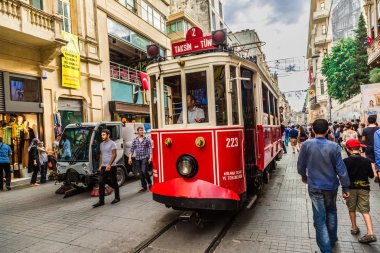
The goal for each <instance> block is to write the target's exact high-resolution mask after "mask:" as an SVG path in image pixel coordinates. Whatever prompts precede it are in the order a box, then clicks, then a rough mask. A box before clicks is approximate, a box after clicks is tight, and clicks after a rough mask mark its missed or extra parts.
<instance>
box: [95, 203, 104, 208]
mask: <svg viewBox="0 0 380 253" xmlns="http://www.w3.org/2000/svg"><path fill="white" fill-rule="evenodd" d="M99 206H104V202H98V203H96V204H93V205H92V207H93V208H97V207H99Z"/></svg>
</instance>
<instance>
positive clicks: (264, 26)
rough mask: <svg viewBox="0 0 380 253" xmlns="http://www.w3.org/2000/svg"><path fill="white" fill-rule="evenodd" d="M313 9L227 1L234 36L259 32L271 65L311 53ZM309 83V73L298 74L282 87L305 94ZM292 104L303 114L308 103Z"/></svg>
mask: <svg viewBox="0 0 380 253" xmlns="http://www.w3.org/2000/svg"><path fill="white" fill-rule="evenodd" d="M309 6H310V2H309V1H305V0H225V5H224V13H225V21H226V23H227V25H228V26H229V28H230V29H231V30H232V31H233V32H236V31H241V30H245V29H255V30H256V32H257V33H258V35H259V38H260V40H261V41H264V42H266V45H265V46H264V47H263V51H264V53H265V54H266V56H267V60H268V61H273V60H277V59H283V58H292V57H300V56H305V54H306V49H307V34H308V22H309ZM269 65H270V64H269ZM299 67H303V66H299ZM272 70H273V69H272ZM307 81H308V79H307V73H306V72H296V73H292V74H291V75H290V76H286V77H280V78H279V86H280V89H281V90H282V91H293V90H304V89H306V88H307V85H308V84H307ZM289 102H290V103H291V106H292V107H293V108H295V109H298V110H301V109H302V106H303V103H304V100H303V99H295V98H291V99H289Z"/></svg>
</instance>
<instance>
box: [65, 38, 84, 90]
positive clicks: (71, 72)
mask: <svg viewBox="0 0 380 253" xmlns="http://www.w3.org/2000/svg"><path fill="white" fill-rule="evenodd" d="M62 37H63V39H64V40H67V41H68V42H69V43H67V45H66V46H64V47H62V49H61V52H62V54H63V56H62V87H64V88H71V89H80V87H81V86H80V78H81V76H80V52H79V44H78V37H77V36H76V35H74V34H71V33H67V32H64V31H62Z"/></svg>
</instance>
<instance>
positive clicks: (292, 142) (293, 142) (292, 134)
mask: <svg viewBox="0 0 380 253" xmlns="http://www.w3.org/2000/svg"><path fill="white" fill-rule="evenodd" d="M289 138H290V145H291V146H292V150H293V154H294V153H295V152H296V148H297V139H298V131H297V130H296V129H295V126H292V127H291V129H290V132H289Z"/></svg>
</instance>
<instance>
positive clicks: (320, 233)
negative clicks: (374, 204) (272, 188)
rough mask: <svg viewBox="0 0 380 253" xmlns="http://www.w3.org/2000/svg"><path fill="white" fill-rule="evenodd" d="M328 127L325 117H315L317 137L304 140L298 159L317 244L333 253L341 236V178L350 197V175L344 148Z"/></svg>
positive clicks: (346, 194) (326, 252) (345, 193)
mask: <svg viewBox="0 0 380 253" xmlns="http://www.w3.org/2000/svg"><path fill="white" fill-rule="evenodd" d="M328 130H329V126H328V122H327V121H326V120H324V119H317V120H316V121H314V123H313V130H312V131H314V133H315V138H314V139H310V140H307V141H305V142H304V144H303V145H302V148H301V151H300V155H299V157H298V163H297V169H298V174H300V175H301V177H302V182H304V183H306V184H308V191H309V196H310V199H311V202H312V206H313V220H314V227H315V230H316V239H317V244H318V247H319V248H320V250H321V251H322V252H323V253H332V247H333V246H334V245H335V242H336V241H337V240H338V236H337V230H338V217H337V209H336V197H337V192H338V187H339V181H340V183H341V185H342V188H343V197H344V198H345V199H347V198H348V197H349V195H350V193H349V187H350V178H349V176H348V173H347V168H346V166H345V164H344V163H343V160H342V155H341V149H340V147H339V146H338V145H337V144H336V143H334V142H331V141H328V140H327V139H326V138H325V136H326V134H327V132H328ZM337 176H338V177H339V180H338V177H337Z"/></svg>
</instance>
